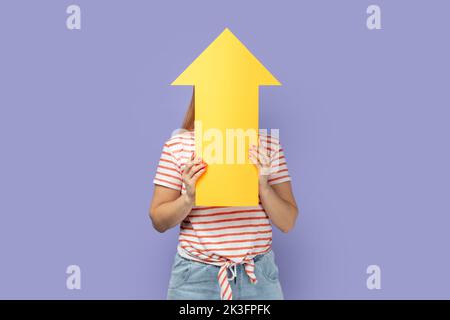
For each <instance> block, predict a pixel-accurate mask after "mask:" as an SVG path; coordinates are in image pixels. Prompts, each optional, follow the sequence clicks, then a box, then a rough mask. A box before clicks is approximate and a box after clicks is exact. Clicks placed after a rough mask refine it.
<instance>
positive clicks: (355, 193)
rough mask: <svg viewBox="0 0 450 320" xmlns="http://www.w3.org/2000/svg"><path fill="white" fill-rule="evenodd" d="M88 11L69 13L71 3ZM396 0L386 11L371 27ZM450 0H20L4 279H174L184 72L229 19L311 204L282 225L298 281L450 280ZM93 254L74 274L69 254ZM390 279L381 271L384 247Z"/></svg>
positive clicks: (3, 144) (395, 284) (7, 49)
mask: <svg viewBox="0 0 450 320" xmlns="http://www.w3.org/2000/svg"><path fill="white" fill-rule="evenodd" d="M73 3H76V4H78V5H80V6H81V10H82V30H80V31H76V30H75V31H69V30H67V29H66V26H65V20H66V17H67V14H66V13H65V10H66V7H67V6H68V5H70V4H73ZM372 3H375V4H378V5H380V6H381V10H382V27H383V29H382V30H374V31H370V30H368V29H367V28H366V17H367V14H366V8H367V6H368V5H370V4H372ZM449 12H450V3H449V2H448V1H444V0H442V1H432V2H428V1H425V0H423V1H414V2H412V1H406V0H403V1H379V0H378V1H375V2H374V1H361V0H353V1H350V0H342V1H331V0H330V1H317V0H314V1H313V0H310V1H294V0H292V1H279V2H277V1H261V0H258V1H256V0H252V1H221V2H220V3H219V2H218V1H206V0H202V1H198V0H193V1H182V0H179V1H162V0H161V1H124V0H122V1H106V0H103V1H86V0H84V1H81V0H78V1H31V0H30V1H17V0H15V1H12V0H11V1H2V2H1V5H0V36H1V37H0V41H1V42H0V43H1V44H0V88H1V89H0V90H1V94H0V148H1V149H0V150H1V151H0V152H1V158H0V192H1V201H0V214H1V215H0V259H1V260H0V298H63V299H66V298H67V299H77V298H88V299H90V298H138V299H164V298H165V293H166V288H167V284H168V280H169V272H170V266H171V264H172V261H173V256H174V254H175V249H176V244H177V231H178V230H177V228H175V229H173V230H170V231H169V232H167V233H164V234H158V233H157V232H156V231H154V230H153V229H152V227H151V223H150V220H149V218H148V216H147V211H148V207H149V202H150V198H151V194H152V188H153V185H152V178H153V175H154V172H155V168H156V164H157V161H158V159H159V155H160V152H161V148H162V145H163V143H164V141H165V139H167V138H168V137H169V135H170V133H171V131H172V130H173V129H175V128H176V127H177V126H178V125H179V123H180V122H181V120H182V117H183V114H184V111H185V108H186V106H187V104H188V102H189V99H190V95H191V90H192V89H191V87H171V86H169V83H170V82H171V81H173V80H174V79H175V78H176V77H177V76H178V75H179V74H180V72H181V71H183V70H184V68H185V67H187V66H188V65H189V63H190V62H191V61H192V60H193V59H194V58H195V57H197V55H198V54H200V53H201V52H202V50H203V49H204V48H206V46H207V45H208V44H209V43H210V42H211V41H213V40H214V39H215V38H216V37H217V36H218V35H219V34H220V32H221V31H222V30H223V29H224V28H225V27H229V28H230V29H231V31H232V32H234V33H235V34H236V35H237V36H238V37H239V38H240V39H241V40H242V41H243V43H244V44H245V45H246V46H247V47H248V48H249V49H250V50H251V51H252V52H253V53H254V54H255V55H256V56H257V57H258V58H259V59H260V60H261V61H262V62H263V63H264V64H265V65H266V66H267V67H268V69H269V70H270V71H271V72H273V74H274V75H275V76H276V77H277V78H278V79H279V80H280V81H281V82H282V83H283V86H282V87H263V88H261V91H260V100H261V102H260V110H261V116H260V121H261V124H262V127H264V128H280V134H281V142H282V143H283V145H284V147H285V149H286V156H287V160H288V166H289V169H290V173H291V175H292V177H293V187H294V191H295V195H296V197H297V201H298V203H299V206H300V211H301V213H300V214H301V216H300V218H299V220H298V223H297V225H296V227H295V229H294V230H293V231H292V232H290V233H288V234H282V233H280V232H275V234H274V251H275V253H276V259H277V261H278V264H279V267H280V271H281V272H280V277H281V283H282V286H283V288H284V292H285V297H286V298H288V299H305V298H306V299H315V298H325V299H329V298H344V299H346V298H363V299H366V298H368V299H378V298H388V299H390V298H450V289H449V284H450V273H449V270H450V258H449V253H448V252H449V249H448V245H449V242H450V233H449V232H448V228H449V223H450V217H449V213H450V203H449V201H448V198H449V181H450V169H449V163H450V152H449V147H448V145H449V143H448V140H449V136H450V126H449V125H448V123H449V117H450V111H449V107H450V101H449V96H448V90H449V71H450V70H449V69H450V68H449V61H448V57H449V56H450V52H449V51H450V50H449V48H450V46H449V45H448V39H449V20H448V19H449V18H448V14H449ZM70 264H77V265H79V266H80V267H81V269H82V290H80V291H77V290H72V291H70V290H67V289H66V287H65V281H66V277H67V275H66V273H65V270H66V267H67V266H68V265H70ZM370 264H378V265H380V267H381V269H382V289H381V290H368V289H367V288H366V278H367V275H366V267H367V266H368V265H370Z"/></svg>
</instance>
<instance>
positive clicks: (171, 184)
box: [153, 143, 183, 191]
mask: <svg viewBox="0 0 450 320" xmlns="http://www.w3.org/2000/svg"><path fill="white" fill-rule="evenodd" d="M182 181H183V180H182V179H181V169H180V166H179V164H178V161H177V158H176V157H175V156H174V155H173V153H172V151H171V150H170V148H169V146H168V144H167V143H166V144H164V147H163V150H162V153H161V158H160V159H159V163H158V168H157V169H156V174H155V177H154V179H153V183H154V184H157V185H160V186H164V187H168V188H171V189H175V190H180V191H181V188H182Z"/></svg>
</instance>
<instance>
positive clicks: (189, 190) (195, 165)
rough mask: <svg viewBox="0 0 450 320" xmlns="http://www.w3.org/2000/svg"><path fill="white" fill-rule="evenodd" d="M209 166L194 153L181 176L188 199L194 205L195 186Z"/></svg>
mask: <svg viewBox="0 0 450 320" xmlns="http://www.w3.org/2000/svg"><path fill="white" fill-rule="evenodd" d="M207 166H208V164H207V163H206V162H204V161H203V159H202V158H201V157H195V152H194V153H192V156H191V159H190V160H189V161H188V162H187V163H186V165H185V167H184V170H183V172H182V174H181V178H182V179H183V183H184V185H185V187H186V197H187V199H188V201H189V202H190V203H192V204H193V203H194V202H195V184H196V183H197V180H198V178H200V176H201V175H202V174H203V173H205V171H206V167H207Z"/></svg>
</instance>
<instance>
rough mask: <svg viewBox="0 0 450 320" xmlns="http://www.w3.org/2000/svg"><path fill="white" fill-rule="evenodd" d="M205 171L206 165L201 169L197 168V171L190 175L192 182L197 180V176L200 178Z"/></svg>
mask: <svg viewBox="0 0 450 320" xmlns="http://www.w3.org/2000/svg"><path fill="white" fill-rule="evenodd" d="M205 171H206V166H205V167H204V168H203V169H200V170H198V171H197V172H196V173H195V174H194V175H193V176H192V179H191V181H192V182H194V183H196V182H197V180H198V178H200V176H201V175H202V174H204V173H205Z"/></svg>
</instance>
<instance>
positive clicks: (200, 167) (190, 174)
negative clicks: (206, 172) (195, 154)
mask: <svg viewBox="0 0 450 320" xmlns="http://www.w3.org/2000/svg"><path fill="white" fill-rule="evenodd" d="M205 167H206V164H204V163H200V164H197V165H195V166H193V167H192V168H191V170H190V171H189V178H190V179H192V177H193V176H194V175H195V174H196V173H197V172H198V171H199V170H201V169H203V168H205Z"/></svg>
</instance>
